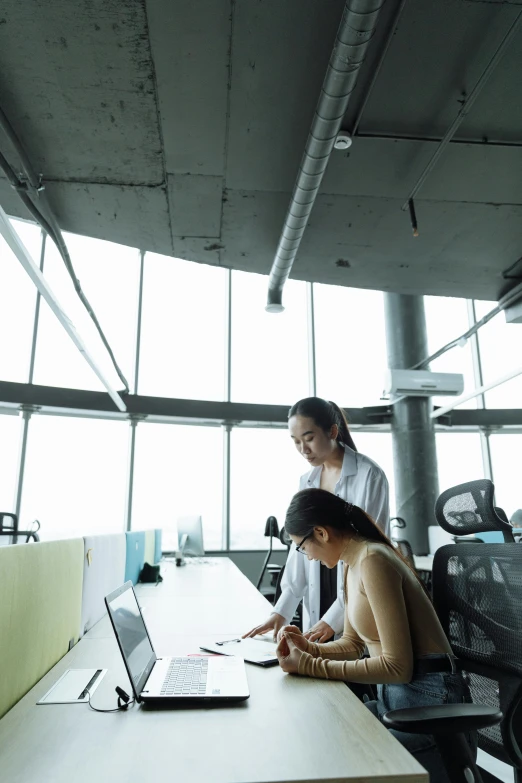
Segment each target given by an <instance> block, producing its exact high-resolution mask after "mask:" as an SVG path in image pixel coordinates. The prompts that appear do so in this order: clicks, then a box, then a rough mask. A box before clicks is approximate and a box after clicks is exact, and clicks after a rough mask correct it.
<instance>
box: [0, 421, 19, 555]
mask: <svg viewBox="0 0 522 783" xmlns="http://www.w3.org/2000/svg"><path fill="white" fill-rule="evenodd" d="M21 421H22V420H21V418H19V417H18V416H7V415H0V444H1V446H0V511H8V512H13V511H14V499H15V498H14V495H15V489H16V487H15V482H16V471H17V467H18V454H19V449H20V425H21ZM1 543H2V541H1V540H0V544H1Z"/></svg>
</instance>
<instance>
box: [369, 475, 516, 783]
mask: <svg viewBox="0 0 522 783" xmlns="http://www.w3.org/2000/svg"><path fill="white" fill-rule="evenodd" d="M493 492H494V487H493V484H492V483H491V482H490V481H488V480H480V481H472V482H468V483H467V484H461V485H459V486H458V487H453V488H451V489H449V490H446V492H443V493H442V495H441V496H440V497H439V499H438V500H437V503H436V504H435V515H436V517H437V521H438V522H439V524H440V525H441V527H443V528H444V529H445V530H446V531H448V532H449V533H452V534H453V535H454V534H455V533H456V534H457V535H462V534H463V533H464V532H465V533H476V532H489V531H491V530H501V531H502V533H503V535H504V537H505V540H506V542H505V543H503V544H489V543H483V544H482V545H481V546H475V545H474V544H469V543H459V544H458V545H457V544H449V545H447V546H443V547H441V548H440V549H438V550H437V552H436V553H435V557H434V561H433V599H434V604H435V609H436V611H437V614H438V616H439V619H440V621H441V623H442V626H443V628H444V631H445V633H446V635H447V636H448V639H449V641H450V644H451V646H452V649H453V652H454V653H455V655H456V656H457V667H458V669H459V670H460V671H461V672H462V674H463V676H464V679H465V681H466V682H467V684H468V686H469V689H470V694H471V697H472V699H473V702H474V703H473V704H448V705H444V706H437V707H423V708H418V709H407V710H394V711H392V712H388V713H386V715H384V717H383V723H384V724H385V725H387V726H389V727H390V728H393V729H396V730H398V731H411V732H414V733H417V734H433V736H434V738H435V741H436V743H437V746H438V748H439V751H440V753H441V756H442V759H443V761H444V765H445V767H446V770H447V773H448V777H449V778H450V780H451V782H452V783H489V781H494V780H496V779H495V778H494V777H493V776H492V775H490V773H488V772H486V771H484V770H480V771H479V769H478V768H477V766H476V764H475V761H474V759H473V757H472V753H471V750H470V747H469V745H468V743H467V740H466V737H465V735H466V734H467V733H468V732H471V731H476V732H477V739H478V747H479V748H481V749H482V750H484V751H485V752H486V753H489V754H490V755H491V756H494V757H495V758H497V759H499V760H500V761H503V762H505V763H506V764H509V765H510V766H512V767H514V770H515V773H514V774H515V781H516V783H522V577H521V573H522V551H521V547H519V546H518V545H517V544H515V543H513V542H512V537H511V536H512V533H511V529H510V527H511V526H510V525H509V524H507V523H505V522H504V521H503V520H502V519H500V517H499V516H498V514H496V513H495V510H494V506H493Z"/></svg>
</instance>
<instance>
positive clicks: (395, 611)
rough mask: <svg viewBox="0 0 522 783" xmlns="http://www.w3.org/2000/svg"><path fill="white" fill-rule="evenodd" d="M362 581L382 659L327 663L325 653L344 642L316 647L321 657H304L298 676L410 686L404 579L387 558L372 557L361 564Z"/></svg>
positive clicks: (301, 658)
mask: <svg viewBox="0 0 522 783" xmlns="http://www.w3.org/2000/svg"><path fill="white" fill-rule="evenodd" d="M361 581H362V586H363V589H364V591H365V593H366V596H367V598H368V602H369V604H370V609H371V611H372V613H373V616H374V618H375V624H376V626H377V633H378V639H379V641H380V644H381V655H378V656H375V657H372V658H361V659H359V660H353V661H340V660H326V659H325V658H326V656H325V654H324V652H326V653H328V652H329V651H328V650H326V651H324V648H329V647H331V646H333V645H338V644H339V642H341V641H342V640H339V642H331V643H330V644H323V645H315V647H317V648H321V650H317V654H318V655H320V656H321V657H317V658H314V657H312V655H310V654H308V653H304V652H303V653H301V656H300V659H299V669H298V671H299V674H305V675H308V676H309V677H321V678H323V679H327V680H345V681H347V682H363V683H404V682H409V681H410V680H411V676H412V672H413V649H412V643H411V634H410V626H409V621H408V614H407V611H406V604H405V602H404V594H403V589H402V576H401V574H400V572H399V570H398V569H396V568H395V567H394V564H393V563H392V562H391V561H390V559H389V558H388V557H385V556H382V555H379V554H378V553H372V554H370V555H368V557H366V558H365V559H364V561H363V562H362V564H361ZM314 652H315V650H314ZM330 657H331V656H330V655H328V658H330Z"/></svg>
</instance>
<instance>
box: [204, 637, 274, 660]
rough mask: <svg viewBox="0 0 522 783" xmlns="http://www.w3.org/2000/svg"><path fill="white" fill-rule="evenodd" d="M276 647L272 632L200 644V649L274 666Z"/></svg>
mask: <svg viewBox="0 0 522 783" xmlns="http://www.w3.org/2000/svg"><path fill="white" fill-rule="evenodd" d="M276 647H277V643H276V642H274V640H273V637H272V634H270V636H255V637H254V638H248V639H222V640H219V641H216V642H213V643H212V644H208V645H205V646H204V647H203V646H201V647H200V649H201V650H208V651H209V652H213V653H219V654H220V655H228V656H234V657H237V658H242V659H243V660H245V661H248V663H255V664H256V665H257V666H275V665H276V664H277V662H278V661H277V655H276Z"/></svg>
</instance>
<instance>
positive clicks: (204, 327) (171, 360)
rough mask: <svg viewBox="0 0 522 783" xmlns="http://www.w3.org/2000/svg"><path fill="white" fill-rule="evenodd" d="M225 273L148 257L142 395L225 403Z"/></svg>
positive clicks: (142, 347)
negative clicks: (222, 401) (221, 401)
mask: <svg viewBox="0 0 522 783" xmlns="http://www.w3.org/2000/svg"><path fill="white" fill-rule="evenodd" d="M227 286H228V272H227V270H226V269H220V268H219V267H214V266H208V265H206V264H195V263H192V262H191V261H181V260H180V259H179V258H170V257H167V256H160V255H157V254H156V253H147V254H146V256H145V274H144V282H143V311H142V312H143V314H142V326H141V353H140V378H139V386H138V389H139V393H140V394H148V395H154V396H156V397H180V398H183V399H194V400H223V399H224V391H225V350H226V345H225V342H226V339H225V338H226V330H225V327H226V319H227V314H226V302H227Z"/></svg>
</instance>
